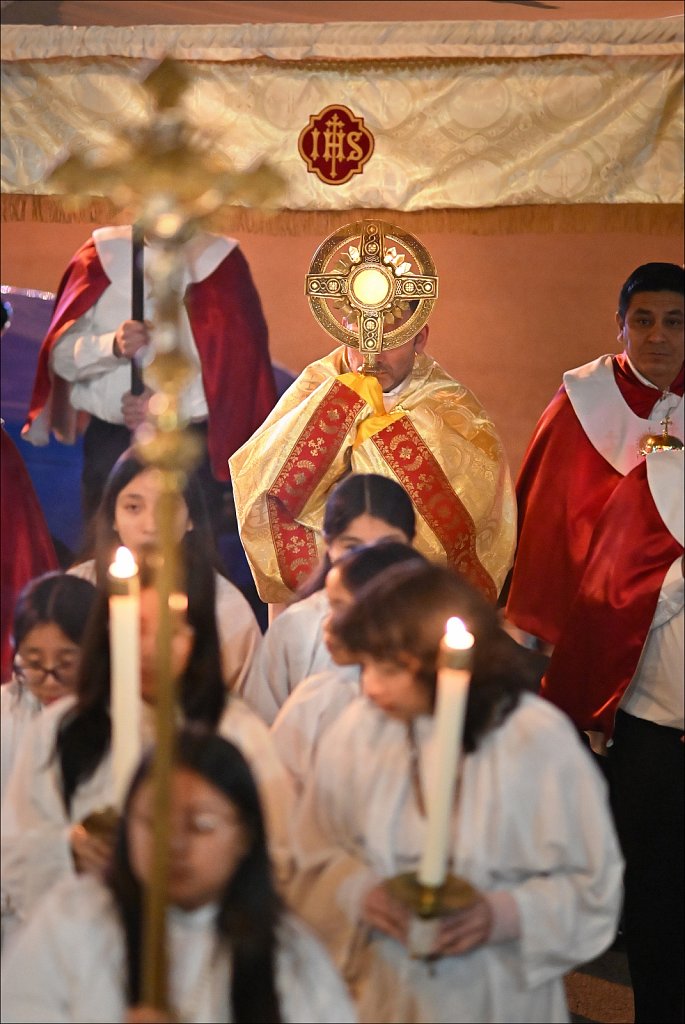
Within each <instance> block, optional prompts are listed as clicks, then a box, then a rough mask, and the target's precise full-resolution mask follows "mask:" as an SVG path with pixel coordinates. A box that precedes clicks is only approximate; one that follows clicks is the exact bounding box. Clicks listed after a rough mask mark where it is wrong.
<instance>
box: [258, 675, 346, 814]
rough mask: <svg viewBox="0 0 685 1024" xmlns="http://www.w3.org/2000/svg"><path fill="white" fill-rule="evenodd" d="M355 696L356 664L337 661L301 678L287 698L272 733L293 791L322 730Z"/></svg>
mask: <svg viewBox="0 0 685 1024" xmlns="http://www.w3.org/2000/svg"><path fill="white" fill-rule="evenodd" d="M358 696H359V665H345V666H341V665H336V666H335V668H332V669H329V670H328V671H325V672H317V673H316V675H313V676H309V678H308V679H303V680H302V682H301V683H299V684H298V685H297V686H296V687H295V689H294V690H293V692H292V693H291V694H290V696H289V697H288V698H287V699H286V701H285V703H284V704H283V706H282V708H281V710H280V711H279V712H278V714H277V716H276V720H275V721H274V724H273V725H272V726H271V736H272V738H273V741H274V743H275V745H276V750H277V751H278V756H279V757H280V759H281V763H282V764H283V765H284V766H285V767H286V769H287V770H288V771H289V772H290V778H291V779H292V782H293V786H294V787H295V792H296V794H298V795H299V794H300V793H301V792H302V790H303V789H304V785H305V783H306V781H307V779H308V777H309V775H310V773H311V770H312V767H313V764H314V756H315V754H316V748H317V746H318V743H319V740H320V738H321V736H322V734H323V733H324V732H325V731H326V729H327V728H328V727H329V726H330V725H331V723H332V722H334V721H335V719H336V718H337V717H338V716H339V715H340V714H341V712H342V711H343V710H344V709H345V708H346V707H347V705H348V704H350V703H351V702H352V701H353V700H355V699H356V698H357V697H358Z"/></svg>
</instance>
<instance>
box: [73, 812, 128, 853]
mask: <svg viewBox="0 0 685 1024" xmlns="http://www.w3.org/2000/svg"><path fill="white" fill-rule="evenodd" d="M79 824H80V825H81V827H82V828H84V829H85V830H86V832H88V834H89V835H91V836H94V837H96V838H97V839H104V840H105V842H108V843H110V844H111V845H113V844H114V839H115V837H116V834H117V829H118V828H119V812H118V811H117V810H115V808H114V807H103V808H101V809H99V810H97V811H91V813H90V814H87V815H86V816H85V818H84V819H83V820H82V821H81V822H79Z"/></svg>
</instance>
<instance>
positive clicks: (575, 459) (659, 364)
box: [506, 263, 684, 644]
mask: <svg viewBox="0 0 685 1024" xmlns="http://www.w3.org/2000/svg"><path fill="white" fill-rule="evenodd" d="M616 321H617V324H618V327H619V335H618V338H619V342H620V343H621V345H622V346H623V352H622V353H621V354H619V355H614V356H611V355H605V356H601V357H600V358H599V359H596V360H594V361H593V362H591V363H587V364H586V365H585V366H581V367H578V368H577V369H575V370H570V371H568V372H567V373H565V374H564V382H563V385H562V387H561V388H560V389H559V391H558V392H557V394H556V395H555V397H554V398H553V399H552V401H551V402H550V404H549V405H548V407H547V409H546V410H545V411H544V413H543V414H542V417H541V418H540V421H539V423H538V425H537V427H536V429H535V433H534V434H533V438H532V440H531V442H530V445H529V447H528V450H527V452H526V455H525V457H524V460H523V464H522V468H521V471H520V473H519V478H518V481H517V485H516V496H517V502H518V545H517V551H516V558H515V561H514V568H513V573H512V577H511V585H510V589H509V594H508V601H507V606H506V616H507V619H508V620H509V621H510V622H512V623H513V624H514V625H515V626H517V627H518V628H519V629H521V630H524V631H525V632H526V633H529V634H531V635H532V636H534V637H537V638H539V639H541V640H543V641H545V642H546V643H547V644H556V643H557V642H558V640H559V637H560V636H561V634H562V632H563V629H564V626H565V623H566V619H567V616H568V612H569V608H570V606H571V602H572V601H573V598H574V596H575V593H576V590H577V588H578V584H579V582H580V578H581V575H582V572H583V569H584V566H585V560H586V556H587V551H588V545H589V543H590V537H591V536H592V531H593V529H594V526H595V523H596V522H597V518H598V516H599V514H600V513H601V511H602V509H603V508H604V505H605V504H606V502H607V501H608V499H609V497H610V496H611V494H612V493H613V491H614V489H615V487H616V486H617V485H618V484H619V483H620V481H621V480H622V479H623V477H624V476H625V475H626V473H629V472H630V471H631V470H632V469H633V468H634V467H635V466H636V465H638V463H639V462H640V460H641V458H642V456H641V455H640V454H639V449H640V445H641V441H642V439H643V438H644V437H645V436H647V435H650V434H652V435H653V434H657V435H659V434H661V433H662V429H663V423H664V420H665V419H666V418H668V430H669V432H670V433H671V434H672V435H675V436H676V437H678V438H679V439H680V440H681V441H682V440H683V437H684V430H683V268H682V267H679V266H677V265H676V264H674V263H647V264H644V265H643V266H640V267H638V268H637V269H636V270H634V271H633V273H632V274H631V275H630V277H629V278H628V279H627V281H626V282H625V284H624V285H623V287H622V289H621V293H620V296H619V303H618V312H617V313H616Z"/></svg>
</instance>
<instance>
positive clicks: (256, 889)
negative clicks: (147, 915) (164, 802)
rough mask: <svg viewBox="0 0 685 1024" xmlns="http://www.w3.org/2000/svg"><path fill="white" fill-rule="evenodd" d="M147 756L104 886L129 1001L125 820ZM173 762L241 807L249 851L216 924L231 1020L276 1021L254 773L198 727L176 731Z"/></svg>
mask: <svg viewBox="0 0 685 1024" xmlns="http://www.w3.org/2000/svg"><path fill="white" fill-rule="evenodd" d="M151 762H152V756H151V755H148V756H147V758H146V759H145V760H144V761H143V762H142V764H141V766H140V767H139V769H138V771H137V772H136V774H135V776H134V778H133V781H132V782H131V785H130V788H129V791H128V795H127V798H126V801H125V804H124V810H123V814H122V817H121V820H120V823H119V830H118V834H117V841H116V845H115V850H114V855H113V859H112V864H111V866H110V870H109V874H108V878H107V885H108V887H109V888H110V890H111V892H112V894H113V896H114V901H115V904H116V907H117V910H118V913H119V916H120V919H121V922H122V925H123V929H124V934H125V939H126V954H127V969H128V970H127V987H128V992H127V996H128V1002H129V1004H130V1005H135V1004H136V1003H139V1002H140V1000H141V972H140V964H141V952H142V923H143V898H144V897H143V887H142V886H141V884H140V881H139V880H138V879H137V878H136V877H135V875H134V873H133V870H132V868H131V861H130V856H129V847H128V835H127V821H128V817H129V813H130V809H131V802H132V800H133V797H134V796H135V794H136V792H137V791H138V789H139V788H140V786H141V785H142V783H143V782H144V781H145V780H146V779H148V778H149V776H150V771H151ZM176 765H177V766H178V767H182V768H187V769H189V770H190V771H192V772H196V773H197V774H198V775H200V776H201V777H202V778H203V779H205V780H206V781H207V782H209V783H210V784H211V785H212V786H214V787H215V788H216V789H217V790H219V791H220V792H221V793H222V794H223V795H224V796H226V797H227V798H228V799H229V800H230V801H231V803H232V804H233V805H234V806H235V808H236V810H237V811H238V814H239V817H240V821H241V824H242V825H243V827H244V829H245V831H246V833H247V836H248V842H249V849H248V852H247V854H246V855H245V857H244V858H243V860H242V861H241V862H240V864H239V865H238V867H237V869H236V872H235V874H234V875H233V877H232V878H231V879H230V880H229V882H228V883H227V885H226V888H225V890H224V892H223V893H222V895H221V897H220V900H219V907H218V912H217V917H216V929H217V932H218V934H219V936H220V937H221V938H222V939H223V940H224V942H225V944H226V948H227V950H228V951H229V952H230V955H231V959H232V971H231V982H230V991H229V1006H230V1007H231V1020H233V1021H235V1022H236V1024H253V1022H254V1024H257V1022H264V1021H269V1022H273V1024H280V1021H281V1019H282V1018H281V1012H280V1007H279V1003H278V995H277V992H276V980H275V977H276V949H277V937H276V929H277V926H278V922H279V919H280V917H281V914H282V913H283V907H282V904H281V901H280V899H279V897H278V894H277V892H276V889H275V886H274V882H273V876H272V871H271V864H270V861H269V854H268V849H267V841H266V834H265V829H264V820H263V816H262V809H261V806H260V802H259V796H258V793H257V788H256V786H255V783H254V779H253V777H252V773H251V771H250V769H249V767H248V765H247V762H246V761H245V758H244V757H243V755H242V754H241V752H240V751H239V750H238V748H237V747H235V746H234V745H233V744H232V743H229V742H228V740H225V739H223V738H222V737H221V736H218V735H216V734H212V733H209V732H206V731H205V730H202V729H200V728H186V729H183V730H181V731H180V733H179V734H178V737H177V744H176Z"/></svg>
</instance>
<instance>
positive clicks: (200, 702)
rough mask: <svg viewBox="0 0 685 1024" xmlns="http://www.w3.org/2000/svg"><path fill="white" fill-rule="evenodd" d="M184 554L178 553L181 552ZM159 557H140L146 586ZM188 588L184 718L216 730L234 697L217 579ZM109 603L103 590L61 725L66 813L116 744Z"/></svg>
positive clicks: (59, 757) (189, 584)
mask: <svg viewBox="0 0 685 1024" xmlns="http://www.w3.org/2000/svg"><path fill="white" fill-rule="evenodd" d="M180 553H181V552H179V554H180ZM154 561H155V559H154V556H151V557H150V558H149V559H145V558H143V559H141V563H140V577H141V586H142V587H148V586H151V585H152V583H153V577H154ZM185 576H186V578H187V590H188V611H187V618H188V623H189V625H190V626H192V628H193V642H192V647H191V652H190V657H189V659H188V664H187V666H186V668H185V670H184V671H183V673H182V675H181V677H180V679H179V681H178V686H179V699H180V705H181V709H182V711H183V714H184V717H185V718H186V719H187V720H189V721H193V722H201V723H203V724H204V725H206V726H207V727H209V728H211V729H214V728H216V726H217V725H218V722H219V719H220V718H221V715H222V712H223V710H224V708H225V706H226V702H227V700H228V699H229V698H228V694H227V691H226V687H225V684H224V682H223V675H222V668H221V654H220V648H219V637H218V632H217V625H216V609H215V581H214V575H213V574H211V575H210V577H209V578H208V579H207V580H205V581H204V587H202V588H200V587H198V586H197V579H195V578H194V576H195V574H194V571H193V572H188V573H186V574H185ZM109 701H110V649H109V600H108V596H107V593H106V592H105V590H104V589H100V590H99V592H98V597H97V601H96V603H95V606H94V608H93V612H92V615H91V618H90V621H89V623H88V628H87V630H86V634H85V636H84V640H83V645H82V651H81V664H80V667H79V673H78V677H77V681H76V704H75V706H74V707H73V708H71V709H70V710H69V711H67V712H66V713H65V715H64V717H63V718H62V721H61V722H60V725H59V728H58V731H57V739H56V747H55V755H56V757H57V760H58V761H59V765H60V769H61V784H62V796H63V799H64V805H65V808H66V811H67V814H70V813H71V802H72V799H73V796H74V793H75V791H76V789H77V787H78V786H79V785H81V784H82V783H84V782H86V781H87V780H88V779H89V778H91V776H92V775H93V774H94V773H95V771H96V769H97V767H98V765H99V764H100V762H101V761H102V759H103V757H104V756H105V754H106V753H107V750H108V749H109V746H110V742H111V734H112V724H111V719H110V714H109Z"/></svg>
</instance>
